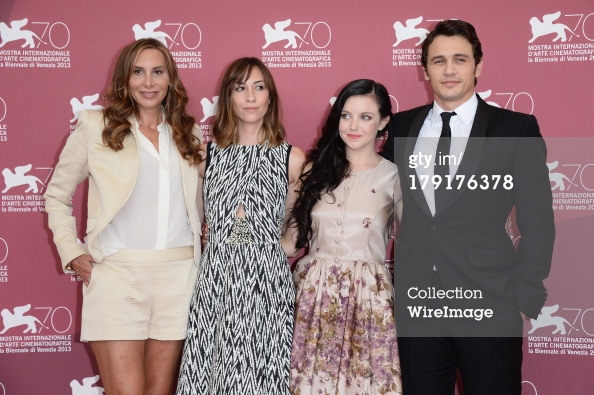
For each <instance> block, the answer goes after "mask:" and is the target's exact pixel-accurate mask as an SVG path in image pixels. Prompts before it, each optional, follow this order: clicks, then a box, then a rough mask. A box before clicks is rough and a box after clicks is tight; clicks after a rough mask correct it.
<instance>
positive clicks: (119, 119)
mask: <svg viewBox="0 0 594 395" xmlns="http://www.w3.org/2000/svg"><path fill="white" fill-rule="evenodd" d="M145 49H156V50H157V51H159V52H161V53H162V54H163V58H164V59H165V65H166V66H167V73H168V74H169V81H170V87H169V91H168V92H167V96H165V99H163V103H161V104H162V105H163V108H164V111H165V121H166V122H167V123H168V124H169V125H170V126H171V129H172V133H173V140H174V141H175V144H176V146H177V149H178V151H179V153H180V154H181V156H182V157H183V158H185V159H187V160H188V161H190V163H191V164H198V163H200V161H201V160H202V157H201V156H200V154H199V153H198V147H199V144H200V141H199V140H198V139H197V138H196V137H195V136H194V135H193V134H192V130H193V128H194V124H195V120H194V117H192V116H191V115H189V114H188V113H186V105H187V103H188V100H189V99H188V93H187V91H186V88H185V87H184V85H183V83H182V82H181V80H180V78H179V75H178V72H177V66H176V65H175V61H174V60H173V57H172V56H171V53H169V51H168V50H167V48H166V47H165V46H164V45H163V44H162V43H161V42H160V41H159V40H156V39H154V38H143V39H140V40H137V41H134V42H133V43H131V44H129V45H128V46H126V47H125V48H124V49H123V50H122V52H121V53H120V55H119V57H118V60H117V62H116V65H115V68H114V71H113V75H112V78H111V82H110V84H109V86H108V88H107V93H106V94H105V96H104V99H105V102H106V105H105V107H104V109H103V117H104V118H105V128H104V129H103V142H104V143H105V144H106V145H107V146H108V147H109V148H111V149H113V150H114V151H119V150H121V149H123V148H124V145H123V141H124V138H125V137H126V135H128V133H131V131H130V127H131V125H130V121H128V118H129V117H131V116H134V115H137V113H136V108H135V107H136V106H135V102H134V99H133V98H132V94H131V93H130V84H129V81H130V75H131V73H132V69H133V67H134V63H135V62H136V59H138V56H139V55H140V53H141V52H142V51H144V50H145Z"/></svg>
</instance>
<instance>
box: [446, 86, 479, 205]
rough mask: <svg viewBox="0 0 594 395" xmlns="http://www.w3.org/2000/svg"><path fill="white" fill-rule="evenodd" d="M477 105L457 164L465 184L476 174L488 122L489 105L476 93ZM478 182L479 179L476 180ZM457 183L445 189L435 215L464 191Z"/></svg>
mask: <svg viewBox="0 0 594 395" xmlns="http://www.w3.org/2000/svg"><path fill="white" fill-rule="evenodd" d="M477 97H478V106H477V108H476V115H475V116H474V121H473V122H472V129H471V130H470V137H469V138H468V143H467V144H466V149H465V150H464V156H463V157H462V161H461V162H460V165H459V166H458V171H457V172H456V176H457V175H461V176H462V175H463V176H464V183H465V184H466V183H467V182H468V180H469V179H470V177H471V176H472V175H476V169H477V167H478V165H479V162H480V160H481V156H482V153H483V147H484V145H485V136H486V134H487V125H488V123H489V105H488V104H487V103H485V101H484V100H483V99H481V98H480V97H479V96H478V95H477ZM476 181H477V182H480V180H478V179H477V180H476ZM456 185H457V183H455V182H452V189H450V190H447V191H446V193H445V195H444V198H443V199H442V200H441V202H440V204H439V205H437V207H436V208H435V215H436V216H438V215H439V214H440V213H442V212H444V211H445V210H447V209H448V208H449V207H451V206H452V205H453V204H454V203H455V202H456V201H457V200H458V199H459V198H460V196H462V193H464V188H457V187H456Z"/></svg>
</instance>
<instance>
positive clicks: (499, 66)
mask: <svg viewBox="0 0 594 395" xmlns="http://www.w3.org/2000/svg"><path fill="white" fill-rule="evenodd" d="M451 18H456V19H463V20H467V21H469V22H471V23H472V24H473V25H474V26H475V27H476V29H477V32H478V35H479V37H480V39H481V41H482V44H483V51H484V54H485V55H484V67H483V72H482V75H481V76H480V78H479V82H478V85H477V87H476V89H477V92H478V93H479V94H480V95H481V96H482V97H483V98H484V99H485V100H486V101H487V102H489V103H490V104H491V105H493V106H499V107H503V108H508V109H511V110H515V111H521V112H526V113H531V114H534V115H535V116H536V117H537V119H538V121H539V124H540V127H541V131H542V134H543V135H544V136H545V138H546V140H547V145H548V148H549V157H548V160H547V162H548V165H549V169H550V179H551V189H552V192H553V196H554V209H555V215H556V224H557V238H556V241H555V252H554V258H553V267H552V271H551V274H550V277H549V278H548V279H547V280H546V285H547V288H548V289H549V296H548V299H547V301H546V305H545V308H544V309H543V312H542V314H541V315H540V316H539V318H538V319H537V320H532V321H526V323H525V336H526V338H525V342H524V371H523V380H524V382H523V393H524V394H528V395H549V394H550V395H553V394H560V393H562V394H576V395H582V394H593V393H594V378H593V375H592V366H594V297H593V296H594V290H593V288H594V286H593V283H594V265H593V264H592V262H593V255H594V254H593V253H594V243H592V240H591V238H592V234H594V149H593V148H594V144H593V140H592V136H593V135H594V127H593V121H592V103H594V89H593V88H594V2H593V1H592V0H565V1H561V0H542V1H538V2H537V1H533V2H517V1H516V0H499V1H481V2H476V1H474V2H473V1H460V2H455V3H451V2H444V1H438V0H426V1H423V2H418V1H405V0H373V1H366V2H361V1H356V0H316V1H290V0H289V1H268V0H252V1H231V0H218V1H216V2H206V1H201V0H197V1H186V0H172V1H169V2H167V3H164V2H158V1H154V0H144V1H118V0H102V1H94V2H89V1H85V2H80V1H74V0H54V1H51V2H47V1H43V0H1V2H0V37H1V41H0V169H2V177H0V188H1V189H0V201H1V207H0V314H1V322H0V395H17V394H19V395H20V394H56V395H58V394H60V395H64V394H73V395H85V394H86V395H90V394H102V393H103V389H102V387H101V381H100V377H99V376H98V370H97V368H96V366H95V365H94V362H93V358H92V355H91V352H90V349H89V348H88V346H87V345H86V344H84V343H81V342H80V341H79V333H80V324H79V322H80V307H81V296H80V294H81V286H82V282H81V281H80V279H79V278H77V277H76V276H71V275H64V274H63V273H62V270H61V267H60V264H59V259H58V256H57V253H56V251H55V249H54V247H53V245H52V242H51V234H50V232H49V229H48V227H47V219H46V216H45V214H44V203H43V197H42V196H43V193H44V192H45V189H46V185H47V183H48V181H49V180H50V178H51V176H52V173H53V169H54V166H55V164H56V162H57V158H58V154H59V152H60V150H61V148H62V147H63V145H64V142H65V140H66V138H67V137H68V135H69V134H70V133H71V132H72V130H73V128H74V125H75V124H76V121H77V114H78V112H79V111H80V110H83V109H90V108H101V106H102V104H103V101H102V95H103V94H104V92H105V88H106V85H107V82H108V80H109V76H110V72H111V68H112V67H113V64H114V62H115V56H116V54H117V53H118V52H119V51H120V50H121V49H122V48H123V47H124V46H125V45H126V44H128V43H129V42H131V41H132V40H135V39H138V38H142V37H156V38H158V39H160V40H161V41H162V42H163V43H165V44H166V45H167V46H168V48H169V49H170V50H171V52H172V53H173V55H174V57H175V59H176V62H177V65H178V67H179V69H180V73H181V77H182V79H183V81H184V84H185V85H186V87H187V88H188V90H189V92H190V95H191V101H190V107H189V109H190V112H191V113H192V114H193V115H194V116H195V118H196V121H197V123H198V124H199V125H200V127H201V129H202V132H203V134H204V136H205V137H206V138H208V137H209V136H210V126H209V122H210V121H211V120H212V115H213V113H214V109H215V106H216V104H217V100H218V97H217V93H216V90H217V84H218V82H219V80H220V77H221V74H222V72H223V70H224V69H225V67H226V66H227V65H228V64H229V63H230V62H231V61H233V60H234V59H236V58H238V57H241V56H256V57H258V58H260V59H262V61H263V62H264V63H265V64H267V65H268V67H270V69H271V71H272V73H273V76H274V78H275V80H276V82H277V85H278V89H279V91H280V96H281V100H282V105H283V109H284V119H285V125H286V128H287V131H288V140H289V142H291V143H292V144H294V145H297V146H299V147H301V148H302V149H304V150H308V149H310V148H311V146H312V143H313V141H314V140H315V138H316V137H317V136H318V133H319V129H320V125H321V122H322V121H323V119H324V116H325V115H326V112H327V111H328V109H329V108H330V103H331V101H332V99H333V97H334V96H335V95H336V94H337V93H338V91H339V90H340V88H341V87H342V86H343V85H344V84H346V83H347V82H348V81H350V80H353V79H357V78H371V79H375V80H377V81H380V82H382V83H383V84H384V85H385V86H386V87H387V88H388V91H389V93H390V95H391V97H392V104H393V111H394V112H397V111H402V110H406V109H409V108H412V107H416V106H418V105H421V104H425V103H428V102H429V101H430V100H431V97H432V96H431V90H430V88H429V87H428V84H427V83H426V82H425V81H424V80H423V73H422V69H421V65H420V61H419V59H420V52H421V49H420V44H421V42H422V41H423V39H424V38H425V36H426V34H427V33H428V31H429V30H430V29H431V28H432V27H433V26H434V24H435V23H436V22H437V21H439V20H442V19H451ZM85 192H86V191H85V188H84V187H81V188H79V191H78V192H77V195H75V196H74V198H73V201H74V206H75V213H76V214H77V217H78V223H79V229H84V226H83V224H84V223H85V218H84V217H85V212H84V209H83V207H82V206H83V204H82V203H83V201H84V198H85ZM508 232H509V234H510V237H511V238H512V241H513V242H514V243H521V234H519V232H518V230H517V228H516V227H515V221H514V218H513V215H512V216H511V217H510V221H509V223H508ZM83 237H84V235H83V234H82V233H81V234H80V238H81V239H82V238H83Z"/></svg>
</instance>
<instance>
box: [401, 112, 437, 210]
mask: <svg viewBox="0 0 594 395" xmlns="http://www.w3.org/2000/svg"><path fill="white" fill-rule="evenodd" d="M431 107H432V106H430V105H429V106H427V107H426V108H425V109H423V110H422V111H420V112H419V113H418V114H417V116H416V117H415V119H414V120H413V122H412V124H411V126H410V130H409V133H408V137H407V138H406V142H405V147H404V158H403V160H404V162H403V163H404V175H405V177H406V180H405V185H408V186H409V190H410V192H411V194H412V196H413V199H414V200H415V201H416V202H417V204H418V205H419V207H420V208H421V210H422V211H423V212H424V213H425V214H426V215H427V216H429V217H432V214H431V210H430V209H429V205H428V204H427V201H426V200H425V195H424V194H423V189H422V188H421V187H420V185H421V184H420V183H419V178H418V177H417V172H416V171H415V169H413V168H411V167H410V166H408V158H410V156H411V155H413V153H414V149H415V145H416V144H417V139H418V137H419V133H420V131H421V128H422V127H423V123H424V122H425V118H427V114H428V113H429V110H430V109H431ZM412 178H414V179H415V181H414V182H415V184H414V185H415V188H414V189H412V188H411V187H410V186H411V180H412Z"/></svg>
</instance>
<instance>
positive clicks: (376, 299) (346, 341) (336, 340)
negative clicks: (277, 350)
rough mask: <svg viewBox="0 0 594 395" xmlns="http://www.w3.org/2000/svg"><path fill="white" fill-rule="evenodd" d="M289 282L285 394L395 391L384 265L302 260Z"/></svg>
mask: <svg viewBox="0 0 594 395" xmlns="http://www.w3.org/2000/svg"><path fill="white" fill-rule="evenodd" d="M336 261H338V262H336ZM293 277H294V280H295V284H296V286H297V297H296V312H295V330H294V333H293V348H292V352H291V391H292V394H294V395H310V394H312V395H313V394H316V395H319V394H333V395H334V394H340V395H372V394H382V395H383V394H400V393H402V384H401V380H400V362H399V359H398V345H397V340H396V327H395V323H394V299H393V292H392V291H393V288H392V279H391V277H390V274H389V273H388V271H387V269H386V268H385V266H384V265H383V264H377V263H368V262H353V261H341V260H335V259H328V258H319V257H317V258H313V257H309V256H306V257H304V258H302V259H301V260H300V261H299V262H298V263H297V266H296V269H295V272H294V275H293Z"/></svg>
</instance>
